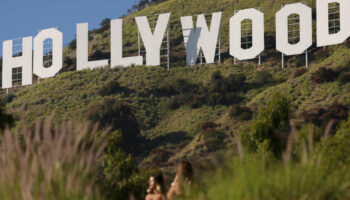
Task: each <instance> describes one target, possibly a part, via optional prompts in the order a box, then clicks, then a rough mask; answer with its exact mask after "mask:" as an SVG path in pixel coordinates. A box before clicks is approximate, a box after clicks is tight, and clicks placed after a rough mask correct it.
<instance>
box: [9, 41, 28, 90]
mask: <svg viewBox="0 0 350 200" xmlns="http://www.w3.org/2000/svg"><path fill="white" fill-rule="evenodd" d="M32 42H33V38H32V37H26V38H23V39H22V55H21V56H18V57H13V51H12V50H13V41H12V40H7V41H4V43H3V61H2V88H3V89H7V88H11V87H12V69H13V68H17V67H21V68H22V85H31V84H32V77H33V75H32V59H33V57H32V56H33V54H32Z"/></svg>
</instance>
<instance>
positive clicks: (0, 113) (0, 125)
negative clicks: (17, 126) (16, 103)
mask: <svg viewBox="0 0 350 200" xmlns="http://www.w3.org/2000/svg"><path fill="white" fill-rule="evenodd" d="M14 123H15V119H14V117H13V116H12V115H11V114H7V113H6V111H5V108H4V105H2V103H0V131H3V130H4V129H5V128H6V127H12V126H13V125H14Z"/></svg>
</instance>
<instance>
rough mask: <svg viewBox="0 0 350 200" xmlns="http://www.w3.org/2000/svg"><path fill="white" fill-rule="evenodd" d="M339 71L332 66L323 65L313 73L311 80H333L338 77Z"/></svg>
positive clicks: (320, 81)
mask: <svg viewBox="0 0 350 200" xmlns="http://www.w3.org/2000/svg"><path fill="white" fill-rule="evenodd" d="M338 74H339V73H338V72H336V71H334V70H333V69H331V68H326V67H321V68H319V69H318V70H317V71H316V72H314V73H312V74H311V77H310V79H311V81H312V82H313V83H317V84H319V83H325V82H332V81H334V80H335V79H337V77H338Z"/></svg>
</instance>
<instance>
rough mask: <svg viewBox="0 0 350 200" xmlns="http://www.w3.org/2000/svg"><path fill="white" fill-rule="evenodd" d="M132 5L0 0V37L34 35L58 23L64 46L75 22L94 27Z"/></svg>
mask: <svg viewBox="0 0 350 200" xmlns="http://www.w3.org/2000/svg"><path fill="white" fill-rule="evenodd" d="M131 7H132V0H1V4H0V40H1V41H4V40H10V39H15V38H22V37H26V36H33V37H34V36H35V35H36V34H37V33H38V30H41V29H45V28H52V27H57V26H59V27H60V30H61V31H62V32H63V41H64V42H63V43H64V45H67V44H68V43H69V42H70V41H71V40H72V39H73V38H75V34H76V23H82V22H88V23H89V29H93V28H97V27H99V23H100V22H101V21H102V20H103V19H105V18H112V19H115V18H119V17H120V16H121V15H123V14H126V12H127V10H128V9H129V8H131ZM0 51H1V52H2V45H1V47H0Z"/></svg>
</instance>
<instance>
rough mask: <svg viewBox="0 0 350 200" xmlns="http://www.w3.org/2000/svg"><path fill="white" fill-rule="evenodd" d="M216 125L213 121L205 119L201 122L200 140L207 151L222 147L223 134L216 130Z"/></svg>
mask: <svg viewBox="0 0 350 200" xmlns="http://www.w3.org/2000/svg"><path fill="white" fill-rule="evenodd" d="M217 127H218V125H217V124H216V123H215V122H211V121H206V122H203V123H202V124H201V129H202V131H201V133H200V136H201V140H202V142H203V143H204V145H205V146H206V147H207V148H208V150H209V151H212V150H214V151H215V150H218V148H222V147H223V140H224V139H225V137H226V136H225V134H224V133H223V132H222V131H219V130H217Z"/></svg>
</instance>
